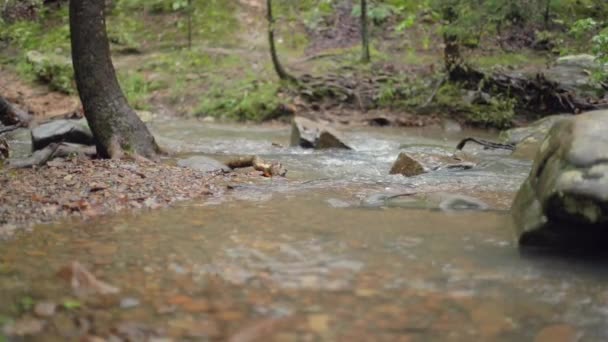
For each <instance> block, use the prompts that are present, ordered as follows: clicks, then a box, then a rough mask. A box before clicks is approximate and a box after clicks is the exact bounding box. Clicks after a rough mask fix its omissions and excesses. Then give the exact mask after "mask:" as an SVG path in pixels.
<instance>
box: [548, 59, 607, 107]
mask: <svg viewBox="0 0 608 342" xmlns="http://www.w3.org/2000/svg"><path fill="white" fill-rule="evenodd" d="M600 68H602V65H601V64H600V63H599V62H598V61H597V60H596V58H595V56H592V55H585V54H582V55H572V56H564V57H561V58H559V59H558V60H557V61H556V62H555V65H553V66H552V67H550V68H549V69H547V70H546V71H545V72H544V75H545V77H546V78H547V79H549V80H551V81H554V82H557V83H559V84H561V85H562V86H563V87H564V88H566V89H568V90H571V91H574V92H576V94H578V95H579V96H583V97H588V96H591V97H597V96H598V95H599V94H601V93H603V92H604V91H603V89H602V87H601V86H600V85H596V84H594V83H593V82H592V79H591V75H592V73H593V72H595V71H597V70H599V69H600Z"/></svg>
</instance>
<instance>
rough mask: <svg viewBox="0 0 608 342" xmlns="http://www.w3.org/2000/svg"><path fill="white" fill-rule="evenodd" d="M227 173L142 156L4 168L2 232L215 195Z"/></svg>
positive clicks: (1, 235) (0, 195)
mask: <svg viewBox="0 0 608 342" xmlns="http://www.w3.org/2000/svg"><path fill="white" fill-rule="evenodd" d="M226 178H229V176H226V175H224V174H221V173H215V174H208V173H207V174H205V173H203V172H199V171H196V170H192V169H187V168H181V167H176V166H170V165H166V164H163V163H152V162H147V161H143V160H142V161H130V160H90V159H85V158H73V159H69V160H64V159H55V160H52V161H50V162H48V163H47V164H46V165H45V166H42V167H39V168H34V169H22V170H2V171H1V172H0V238H7V237H10V236H11V235H12V234H13V233H14V232H15V231H16V230H17V229H19V228H27V227H31V226H33V225H34V224H39V223H51V222H57V221H59V220H69V219H74V220H77V221H81V220H85V221H86V220H88V219H91V218H94V217H98V216H101V215H107V214H110V213H112V214H113V213H118V212H121V211H125V210H131V211H132V210H148V209H159V208H163V207H167V206H169V205H171V204H173V203H175V202H178V201H184V200H189V199H196V198H201V197H211V196H214V195H215V194H216V193H217V192H218V186H219V185H218V183H219V182H220V181H221V180H225V179H226Z"/></svg>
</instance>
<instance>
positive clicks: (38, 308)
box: [34, 302, 57, 317]
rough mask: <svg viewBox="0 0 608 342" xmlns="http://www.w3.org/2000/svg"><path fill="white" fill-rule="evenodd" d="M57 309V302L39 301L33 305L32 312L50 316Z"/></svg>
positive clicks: (37, 314) (39, 315)
mask: <svg viewBox="0 0 608 342" xmlns="http://www.w3.org/2000/svg"><path fill="white" fill-rule="evenodd" d="M56 310H57V304H55V303H53V302H39V303H36V305H35V306H34V314H36V316H38V317H51V316H53V315H54V314H55V311H56Z"/></svg>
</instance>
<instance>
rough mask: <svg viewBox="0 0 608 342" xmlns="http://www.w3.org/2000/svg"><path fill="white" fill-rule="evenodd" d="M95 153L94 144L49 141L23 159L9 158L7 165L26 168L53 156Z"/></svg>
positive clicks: (92, 155) (91, 155)
mask: <svg viewBox="0 0 608 342" xmlns="http://www.w3.org/2000/svg"><path fill="white" fill-rule="evenodd" d="M96 154H97V150H96V148H95V146H78V145H75V144H68V143H51V144H50V145H48V146H46V147H45V148H43V149H41V150H38V151H35V152H34V153H33V154H32V155H31V156H29V157H27V158H23V159H9V160H8V167H9V168H11V169H26V168H30V167H36V166H42V165H44V164H45V163H46V162H48V161H50V160H53V159H55V158H69V157H72V156H74V155H84V156H87V157H94V156H95V155H96Z"/></svg>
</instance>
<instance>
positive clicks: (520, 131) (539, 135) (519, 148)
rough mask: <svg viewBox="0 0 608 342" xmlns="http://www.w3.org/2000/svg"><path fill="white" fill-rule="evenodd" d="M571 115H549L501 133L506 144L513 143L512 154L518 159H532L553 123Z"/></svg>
mask: <svg viewBox="0 0 608 342" xmlns="http://www.w3.org/2000/svg"><path fill="white" fill-rule="evenodd" d="M570 117H572V114H560V115H551V116H547V117H545V118H542V119H540V120H538V121H535V122H534V123H532V124H530V125H528V126H526V127H518V128H512V129H510V130H507V131H505V132H503V134H501V136H502V137H503V138H504V139H505V140H506V143H507V144H512V145H515V150H514V151H513V154H512V156H513V157H515V158H520V159H527V160H530V159H534V157H535V156H536V152H537V151H538V148H539V147H540V144H541V143H542V142H543V140H544V139H545V137H546V136H547V134H548V133H549V130H550V129H551V127H553V125H554V124H555V123H557V122H560V121H562V120H565V119H568V118H570Z"/></svg>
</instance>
